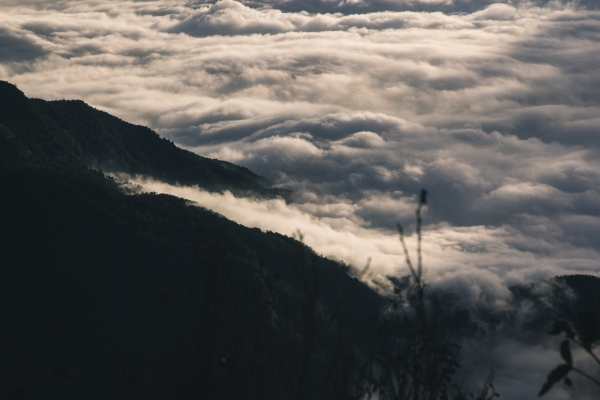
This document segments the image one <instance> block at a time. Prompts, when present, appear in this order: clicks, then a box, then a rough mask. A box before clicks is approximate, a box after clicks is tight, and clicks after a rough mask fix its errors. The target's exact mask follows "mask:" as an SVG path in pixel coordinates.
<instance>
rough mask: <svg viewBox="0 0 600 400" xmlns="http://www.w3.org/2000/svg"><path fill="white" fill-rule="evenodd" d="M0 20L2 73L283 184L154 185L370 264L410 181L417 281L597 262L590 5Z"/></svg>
mask: <svg viewBox="0 0 600 400" xmlns="http://www.w3.org/2000/svg"><path fill="white" fill-rule="evenodd" d="M423 11H426V12H423ZM0 26H2V28H1V30H0V78H1V79H6V80H9V81H10V82H12V83H15V84H17V85H18V86H19V88H20V89H21V90H23V91H24V92H25V93H26V94H27V95H28V96H30V97H39V98H44V99H62V98H78V99H83V100H85V101H86V102H88V103H90V104H91V105H93V106H94V107H97V108H100V109H103V110H105V111H108V112H110V113H112V114H116V115H118V116H119V117H121V118H123V119H125V120H127V121H131V122H134V123H139V124H145V125H148V126H150V127H151V128H153V129H155V130H157V131H158V132H159V133H160V134H161V135H163V136H165V137H168V138H170V139H171V140H173V141H174V142H175V143H177V144H178V145H180V146H182V147H185V148H187V149H190V150H192V151H195V152H197V153H198V154H201V155H204V156H208V157H214V158H219V159H224V160H228V161H232V162H234V163H237V164H240V165H243V166H246V167H248V168H250V169H252V170H253V171H255V172H257V173H260V174H262V175H265V176H268V177H269V178H271V179H272V180H273V181H274V182H275V183H276V184H277V185H279V186H282V187H286V188H289V189H292V190H293V191H294V197H293V201H292V203H290V204H285V203H283V202H282V201H279V200H273V201H270V202H265V203H257V202H252V201H251V200H248V199H235V198H233V197H232V196H229V195H222V196H220V195H209V194H207V193H200V192H197V191H194V190H193V189H191V188H173V187H168V186H158V185H161V184H160V183H156V182H142V183H143V184H144V185H152V187H153V188H154V189H153V190H157V191H159V190H160V191H165V192H169V193H174V194H177V195H180V196H183V197H188V198H191V199H193V200H195V201H198V202H199V203H200V204H203V205H205V206H207V207H210V208H213V209H216V210H217V211H218V212H221V213H223V214H224V215H226V216H228V217H229V218H232V219H235V220H237V221H239V222H240V223H243V224H246V225H249V226H258V227H260V228H262V229H267V230H274V231H278V232H281V233H284V234H292V233H293V232H294V231H295V230H296V229H301V230H302V231H303V232H304V233H305V235H306V236H305V238H306V241H307V242H308V244H310V245H311V246H313V247H314V248H315V249H317V251H318V252H320V253H322V254H324V255H327V256H330V257H335V258H338V259H340V260H344V261H345V262H348V263H350V264H352V265H353V266H355V267H356V268H360V267H362V266H363V265H364V263H365V262H366V259H367V257H369V256H370V257H372V258H373V262H372V266H373V270H374V271H379V273H388V272H394V271H401V266H402V265H403V261H402V257H401V253H400V252H399V250H400V249H399V247H398V243H397V238H396V237H395V236H394V235H395V223H396V221H400V222H401V223H402V224H403V225H404V226H405V227H406V228H407V231H408V232H409V233H410V232H411V230H412V228H413V226H414V205H415V195H416V194H417V193H418V192H419V190H420V189H421V188H427V189H428V190H429V193H430V199H429V200H430V201H429V204H428V208H427V212H426V215H425V221H426V230H425V232H426V234H425V242H424V243H425V244H424V246H425V247H424V250H425V255H426V263H427V266H428V267H429V268H428V270H429V271H430V272H431V275H430V276H429V278H430V279H431V282H432V285H434V286H435V285H437V287H440V288H449V289H452V290H455V291H460V292H461V293H464V294H465V295H468V296H467V297H468V298H469V299H471V300H475V299H480V298H481V297H482V296H488V297H489V299H496V300H497V299H500V300H501V299H505V298H506V296H507V287H508V286H510V285H513V284H517V283H522V282H535V281H539V280H541V279H544V278H547V277H551V276H555V275H559V274H565V273H574V272H584V273H590V274H595V275H598V272H599V271H600V261H598V260H600V257H598V252H599V251H600V239H598V238H600V165H599V164H600V161H599V160H600V94H599V92H598V89H597V88H598V87H600V69H599V68H598V66H599V65H600V11H598V9H597V6H596V2H594V1H592V0H589V1H584V0H581V1H578V2H568V1H558V0H548V1H545V0H539V1H491V0H489V1H488V0H439V1H438V0H403V1H387V0H371V1H366V0H365V1H363V0H356V1H354V0H353V1H344V2H339V1H329V0H314V1H305V0H302V1H298V0H265V1H245V2H235V1H233V0H221V1H217V2H211V3H210V4H208V3H207V4H201V3H195V2H187V1H166V0H156V1H144V2H138V1H127V0H119V1H111V2H108V1H107V2H104V1H97V0H94V1H86V0H83V1H69V0H62V1H29V2H22V1H18V2H17V1H15V2H2V5H0ZM240 210H242V211H243V212H241V211H240ZM399 268H400V269H399ZM496 300H493V301H492V300H490V302H491V303H494V301H496ZM500 300H498V301H500ZM498 304H501V301H500V303H498ZM494 346H495V347H493V349H495V350H493V351H496V352H498V354H500V353H502V352H504V351H517V352H518V351H521V348H522V346H521V345H519V344H516V343H515V344H511V343H507V342H501V343H497V344H494ZM474 351H475V350H474ZM506 362H507V364H506V365H505V367H503V368H505V371H512V370H513V369H514V368H516V367H515V365H516V364H514V363H517V359H510V360H508V361H506ZM536 362H537V361H535V360H534V359H532V360H531V363H532V365H533V364H536ZM511 363H512V364H511ZM539 363H541V361H539ZM536 365H537V364H536ZM531 368H534V367H533V366H532V367H531ZM536 368H537V367H536ZM523 370H524V369H523ZM512 376H513V375H510V374H509V375H505V378H501V379H505V381H504V382H505V383H504V387H506V388H508V387H513V386H511V385H515V386H514V387H517V386H518V385H516V384H515V383H514V382H512V381H510V379H513V378H511V377H512ZM515 376H517V377H516V378H514V379H519V378H518V374H517V375H515ZM523 376H525V375H523ZM499 379H500V378H499ZM531 379H532V380H538V379H539V377H538V375H535V376H533V375H532V377H531ZM511 382H512V383H511ZM521 383H523V381H521ZM523 390H525V389H523ZM527 390H529V389H527ZM506 393H513V392H508V391H507V392H506ZM514 393H525V392H523V391H520V392H519V391H518V390H517V389H515V392H514ZM556 393H558V394H556V395H555V396H557V397H555V398H566V397H567V394H566V392H560V391H557V392H556ZM515 396H516V395H515ZM515 396H512V394H511V396H510V397H511V398H518V397H515ZM531 397H532V396H528V395H527V396H525V397H523V398H531Z"/></svg>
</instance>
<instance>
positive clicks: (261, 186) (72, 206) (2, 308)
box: [0, 82, 600, 400]
mask: <svg viewBox="0 0 600 400" xmlns="http://www.w3.org/2000/svg"><path fill="white" fill-rule="evenodd" d="M106 172H124V173H127V174H132V175H135V174H140V175H144V176H147V177H152V178H155V179H158V180H161V181H165V182H169V183H180V184H185V185H198V186H199V187H201V188H204V189H206V190H210V191H224V190H229V191H231V192H233V193H234V194H236V195H238V196H257V197H265V198H272V197H276V196H282V197H286V195H287V193H288V192H287V191H285V190H282V189H278V188H272V187H271V185H270V184H269V182H268V180H266V179H265V178H262V177H260V176H257V175H256V174H254V173H252V172H251V171H249V170H247V169H245V168H242V167H238V166H235V165H233V164H230V163H226V162H222V161H218V160H211V159H207V158H203V157H200V156H197V155H195V154H193V153H191V152H188V151H185V150H182V149H179V148H177V147H176V146H175V145H174V144H173V143H171V142H169V141H168V140H165V139H161V138H160V137H159V136H158V135H157V134H156V133H154V132H153V131H151V130H150V129H148V128H146V127H142V126H136V125H132V124H129V123H126V122H124V121H121V120H119V119H118V118H116V117H113V116H111V115H109V114H107V113H104V112H101V111H98V110H95V109H94V108H92V107H90V106H88V105H86V104H85V103H83V102H81V101H44V100H39V99H28V98H27V97H25V95H24V94H23V93H22V92H21V91H19V90H18V89H17V88H16V87H15V86H14V85H11V84H9V83H6V82H0V398H3V399H4V398H6V399H108V398H110V399H144V400H145V399H195V398H203V399H350V398H356V396H355V394H356V391H355V387H354V386H353V385H355V383H356V382H357V381H358V378H357V377H358V376H360V373H361V371H360V369H361V366H362V365H363V363H364V361H365V360H368V359H372V358H377V357H376V356H377V354H376V353H375V352H376V351H383V352H385V351H387V350H388V349H389V348H386V347H385V345H388V344H389V345H390V346H395V349H396V350H397V344H398V343H412V344H415V343H416V344H419V343H421V344H422V342H421V340H422V339H421V338H420V337H419V334H420V333H417V334H415V333H411V334H409V335H408V336H407V337H408V338H409V339H405V338H403V337H402V336H397V335H399V334H398V332H405V333H406V332H407V331H408V330H410V329H411V327H412V325H410V324H406V321H405V320H402V319H400V320H398V321H396V320H389V319H388V320H386V321H384V323H383V324H382V323H381V319H380V315H381V310H382V308H383V307H384V306H385V305H386V304H388V305H389V304H390V303H389V302H388V300H387V299H385V298H384V297H381V296H380V295H379V294H377V293H375V292H374V291H373V290H371V289H369V288H368V287H367V286H366V285H364V284H363V283H361V282H359V281H358V280H357V279H355V278H352V277H351V276H349V275H348V268H347V267H346V266H344V265H342V264H340V263H338V262H335V261H332V260H328V259H326V258H323V257H320V256H318V255H317V254H315V253H314V252H313V251H312V250H311V249H309V248H308V247H306V246H305V245H303V244H302V243H301V242H298V241H297V240H295V239H292V238H289V237H286V236H283V235H279V234H276V233H272V232H263V231H261V230H260V229H256V228H254V229H250V228H246V227H244V226H241V225H239V224H237V223H235V222H232V221H229V220H227V219H225V218H224V217H222V216H220V215H218V214H216V213H214V212H212V211H210V210H207V209H204V208H201V207H196V206H190V205H188V203H187V202H186V201H184V200H182V199H179V198H176V197H173V196H168V195H157V194H137V195H128V194H125V193H124V192H123V191H122V190H121V188H120V187H119V184H118V183H117V182H116V181H114V180H113V179H111V178H108V177H106V176H105V174H104V173H106ZM564 281H565V282H566V284H567V285H569V286H570V287H571V288H572V289H573V290H574V291H575V292H576V293H578V294H579V297H578V299H579V300H577V301H578V302H579V303H577V305H578V307H579V308H585V307H587V306H588V305H590V304H592V303H594V302H595V301H596V300H595V299H596V297H595V296H596V293H598V281H600V280H598V279H596V278H593V279H592V277H582V276H573V277H565V278H564ZM392 282H395V283H394V285H395V286H396V287H397V288H398V290H400V289H402V290H401V291H404V290H410V286H411V284H410V279H409V278H401V279H397V280H392ZM513 294H514V297H515V302H517V303H518V302H519V301H530V300H531V301H535V296H536V295H535V291H534V290H533V289H532V287H529V286H522V287H516V288H513ZM449 296H450V297H449V298H450V300H451V297H452V296H456V295H455V294H453V295H449ZM442 300H443V299H442ZM392 304H393V303H392ZM441 304H452V301H441ZM565 304H566V303H565ZM569 304H571V303H569ZM594 304H596V303H594ZM396 305H397V304H396ZM560 307H563V304H562V303H561V305H560ZM560 307H558V308H557V309H556V310H558V311H560V310H563V311H564V310H566V309H564V307H563V308H562V309H560V310H559V308H560ZM400 308H401V307H400ZM556 310H550V311H548V312H546V314H543V315H542V314H541V315H542V316H541V317H540V319H539V321H538V322H537V323H536V324H533V325H532V326H533V328H532V329H541V327H543V326H545V325H547V324H548V323H551V321H550V319H551V318H552V315H553V314H552V313H554V312H555V311H556ZM563 311H561V312H563ZM452 312H453V314H448V313H446V314H444V315H441V316H440V320H439V322H440V324H441V326H444V327H445V329H447V330H448V331H452V332H454V333H456V332H458V333H459V334H461V335H474V336H476V332H474V329H475V328H473V327H476V326H478V324H477V323H474V322H476V321H473V319H474V318H475V317H474V316H472V315H470V314H469V312H468V310H453V311H452ZM501 318H505V317H503V316H497V315H492V316H489V317H488V319H489V321H487V322H489V323H490V324H499V325H500V323H501V322H502V321H501ZM385 326H387V327H388V328H382V327H385ZM389 327H392V328H393V331H392V330H391V329H392V328H389ZM386 329H388V330H386ZM391 332H393V334H392V333H391ZM442 333H443V332H442ZM386 335H387V336H386ZM390 335H396V336H390ZM390 337H391V340H389V339H390ZM407 340H408V341H407ZM427 340H431V338H430V337H428V339H427ZM436 340H437V339H436ZM382 343H383V344H385V345H384V346H383V347H382ZM436 343H437V344H436V346H438V347H435V348H436V349H440V348H441V349H442V350H443V349H444V348H445V347H444V346H446V342H444V341H443V340H442V341H439V342H436ZM440 346H441V347H440ZM417 347H418V346H417V345H415V347H414V348H415V349H416V348H417ZM419 351H422V350H419ZM426 351H427V350H425V353H424V354H427V353H426ZM436 351H437V350H436ZM409 353H410V352H409ZM382 354H383V353H382ZM398 354H404V353H402V352H400V353H398ZM415 354H422V353H419V352H416V353H415ZM415 354H413V355H412V356H414V357H416V356H415ZM404 356H405V355H402V357H404ZM419 357H420V356H419ZM444 357H447V355H445V356H444ZM399 360H400V358H396V359H395V360H393V361H394V362H396V361H399ZM407 360H412V359H407ZM401 361H402V360H401ZM412 361H414V360H412ZM412 361H406V360H403V361H402V362H400V363H396V364H394V365H400V367H402V368H404V366H412V365H413V364H412ZM449 361H452V357H450V359H449ZM417 362H418V360H417ZM422 367H427V365H425V364H423V366H422ZM411 368H412V367H411ZM436 368H437V367H436ZM444 373H445V374H446V375H445V376H446V377H451V376H452V375H451V374H450V373H446V372H444ZM448 374H450V375H448ZM444 379H445V378H444ZM388 383H389V382H388ZM376 386H377V385H376ZM353 396H354V397H353ZM482 399H483V398H482Z"/></svg>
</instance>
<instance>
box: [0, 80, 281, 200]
mask: <svg viewBox="0 0 600 400" xmlns="http://www.w3.org/2000/svg"><path fill="white" fill-rule="evenodd" d="M0 124H1V125H0V137H1V138H2V139H1V140H2V141H3V146H4V149H3V159H2V160H1V161H0V162H1V163H2V167H3V168H9V169H12V168H15V167H19V168H22V167H26V166H34V167H42V168H51V169H57V170H61V171H63V172H67V173H76V172H79V173H81V172H84V171H86V170H87V169H88V168H89V167H91V168H96V169H99V170H101V171H103V172H105V173H107V172H124V173H127V174H131V175H135V174H140V175H144V176H147V177H151V178H154V179H158V180H161V181H163V182H168V183H171V184H175V183H179V184H182V185H198V186H199V187H201V188H204V189H206V190H209V191H224V190H230V191H231V192H233V193H234V194H236V195H256V196H261V197H275V196H282V197H285V196H286V195H287V194H288V193H289V192H288V191H287V190H283V189H278V188H269V187H268V186H269V185H268V180H267V179H266V178H264V177H261V176H258V175H256V174H254V173H253V172H251V171H250V170H248V169H247V168H243V167H239V166H237V165H234V164H231V163H228V162H224V161H219V160H212V159H208V158H204V157H200V156H198V155H196V154H194V153H192V152H189V151H186V150H183V149H180V148H178V147H177V146H175V145H174V144H173V143H172V142H170V141H168V140H166V139H162V138H161V137H160V136H158V135H157V134H156V133H155V132H153V131H152V130H150V129H149V128H147V127H144V126H139V125H133V124H130V123H127V122H124V121H122V120H120V119H119V118H117V117H114V116H112V115H110V114H107V113H105V112H103V111H99V110H96V109H94V108H92V107H90V106H88V105H87V104H85V103H84V102H82V101H80V100H59V101H44V100H40V99H28V98H27V97H25V95H24V94H23V93H22V92H21V91H20V90H19V89H17V88H16V87H15V86H14V85H11V84H10V83H7V82H2V81H0Z"/></svg>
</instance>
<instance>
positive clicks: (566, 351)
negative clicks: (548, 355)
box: [560, 339, 573, 365]
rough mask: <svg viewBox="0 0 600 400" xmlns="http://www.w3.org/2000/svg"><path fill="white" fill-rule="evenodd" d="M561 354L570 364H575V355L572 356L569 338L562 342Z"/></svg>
mask: <svg viewBox="0 0 600 400" xmlns="http://www.w3.org/2000/svg"><path fill="white" fill-rule="evenodd" d="M560 356H561V357H562V358H563V360H565V361H566V362H567V364H569V365H573V357H572V356H571V345H570V342H569V339H565V340H563V341H562V343H561V344H560Z"/></svg>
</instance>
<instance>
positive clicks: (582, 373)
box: [573, 367, 600, 387]
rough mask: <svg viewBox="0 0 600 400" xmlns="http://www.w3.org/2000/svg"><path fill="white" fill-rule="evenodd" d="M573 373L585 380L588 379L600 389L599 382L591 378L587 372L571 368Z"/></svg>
mask: <svg viewBox="0 0 600 400" xmlns="http://www.w3.org/2000/svg"><path fill="white" fill-rule="evenodd" d="M573 371H575V372H577V373H579V374H581V375H583V376H585V377H586V378H588V379H589V380H590V381H592V382H594V383H595V384H596V385H598V386H599V387H600V382H599V381H598V380H597V379H596V378H594V377H593V376H591V375H589V374H588V373H587V372H585V371H582V370H580V369H579V368H575V367H573Z"/></svg>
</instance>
